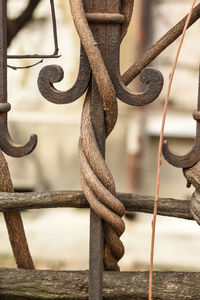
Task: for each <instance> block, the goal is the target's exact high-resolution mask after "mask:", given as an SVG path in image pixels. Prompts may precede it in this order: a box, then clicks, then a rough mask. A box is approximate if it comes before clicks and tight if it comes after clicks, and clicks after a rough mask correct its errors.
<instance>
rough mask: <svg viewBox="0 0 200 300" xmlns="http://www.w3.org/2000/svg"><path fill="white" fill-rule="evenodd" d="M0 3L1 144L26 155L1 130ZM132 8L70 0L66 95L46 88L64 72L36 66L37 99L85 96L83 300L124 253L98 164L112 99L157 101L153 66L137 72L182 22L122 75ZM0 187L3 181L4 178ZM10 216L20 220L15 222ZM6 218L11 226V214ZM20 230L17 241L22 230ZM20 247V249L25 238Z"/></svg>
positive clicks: (0, 97)
mask: <svg viewBox="0 0 200 300" xmlns="http://www.w3.org/2000/svg"><path fill="white" fill-rule="evenodd" d="M6 2H7V1H6V0H0V6H1V9H0V14H1V15H0V22H1V26H0V68H1V76H0V109H1V114H0V116H1V118H0V127H1V133H0V146H1V148H2V150H3V151H4V152H5V153H7V154H9V155H11V156H23V155H26V154H28V153H29V152H30V151H32V150H33V148H34V147H35V144H36V140H35V141H32V142H33V143H32V144H31V145H29V144H27V145H25V146H23V147H21V146H19V145H16V144H15V143H12V140H11V139H10V137H9V134H8V131H7V112H8V110H9V109H10V106H9V104H8V103H7V76H6V75H7V73H6V50H5V49H6V26H5V24H6V21H5V20H6V19H5V16H6ZM133 3H134V1H133V0H129V1H125V0H112V1H108V0H107V1H106V0H103V1H100V0H99V1H94V0H84V1H82V0H71V1H70V5H71V10H72V15H73V18H74V22H75V25H76V28H77V31H78V33H79V36H80V39H81V54H80V68H79V75H78V78H77V80H76V82H75V84H74V86H73V87H72V88H71V89H70V90H68V91H65V92H61V91H58V90H56V89H55V88H54V86H53V83H55V82H58V81H60V80H62V78H63V70H62V69H61V67H59V66H55V65H54V66H47V67H45V68H43V69H42V70H41V72H40V76H39V79H38V85H39V89H40V91H41V93H42V95H43V96H44V97H45V98H46V99H48V100H49V101H51V102H54V103H57V104H65V103H70V102H73V101H75V100H76V99H78V98H79V97H80V96H81V95H82V94H83V93H84V92H85V91H86V90H87V95H86V99H85V103H84V106H83V113H82V124H81V136H80V141H79V156H80V164H81V183H82V187H83V191H84V194H85V196H86V198H87V200H88V202H89V203H90V206H91V208H92V209H91V234H90V235H91V242H90V292H89V294H90V299H102V271H103V262H104V268H105V269H107V270H118V269H119V266H118V261H119V259H120V258H121V257H122V255H123V252H124V248H123V245H122V243H121V241H120V236H121V234H122V233H123V231H124V229H125V228H124V223H123V220H122V216H123V214H124V212H125V208H124V206H123V204H122V203H121V202H120V201H119V200H118V199H117V196H116V191H115V184H114V180H113V177H112V175H111V173H110V171H109V169H108V167H107V165H106V163H105V160H104V156H105V140H106V137H107V136H108V135H109V134H110V133H111V131H112V130H113V128H114V126H115V123H116V120H117V100H116V99H117V98H119V99H120V100H121V101H123V102H125V103H127V104H129V105H145V104H148V103H150V102H152V101H153V100H154V99H155V98H156V97H157V96H158V95H159V93H160V91H161V89H162V83H163V80H162V75H161V74H160V73H159V72H158V71H155V70H153V69H152V68H148V69H144V67H146V66H147V65H148V64H149V63H150V62H151V61H152V60H153V59H154V58H155V57H156V56H157V55H158V54H160V53H161V52H162V51H163V50H164V49H165V48H166V47H167V46H168V45H170V44H171V43H172V42H173V41H174V40H175V39H176V38H177V37H178V36H179V35H180V34H181V32H182V28H183V26H184V23H185V20H184V19H183V20H181V21H180V22H179V23H178V24H177V25H176V26H174V27H173V28H172V29H171V30H170V31H169V32H168V33H167V34H166V35H164V36H163V37H162V38H161V39H160V40H159V41H158V42H157V43H155V44H154V45H152V46H151V47H150V48H149V49H148V50H147V51H146V52H145V54H144V55H143V56H142V57H141V58H140V59H138V60H137V62H136V63H135V64H134V65H133V66H132V67H131V68H130V69H129V70H128V71H127V72H126V73H125V74H124V75H123V76H122V77H121V76H120V70H119V48H120V43H121V40H122V39H123V37H124V35H125V34H126V31H127V28H128V25H129V22H130V19H131V15H132V9H133ZM199 15H200V4H198V5H197V6H196V8H195V9H194V10H193V14H192V18H191V21H190V25H191V24H193V23H194V22H195V21H196V20H197V19H198V18H199ZM143 69H144V70H143ZM142 70H143V71H142ZM141 71H142V72H141ZM140 72H141V80H142V81H143V82H144V83H146V84H148V88H147V90H146V91H145V92H144V93H140V94H134V93H132V92H131V91H129V90H128V89H127V88H126V85H127V84H128V83H130V82H131V81H132V80H133V79H134V78H135V77H136V76H137V75H138V74H140ZM0 160H1V162H2V174H4V175H5V176H4V177H2V178H8V183H9V178H10V177H9V171H8V168H7V165H6V163H5V160H4V157H3V156H2V159H0ZM4 167H5V168H4ZM2 178H1V179H2ZM3 181H4V182H5V180H4V179H2V182H3ZM10 186H11V185H10ZM2 190H5V191H12V187H9V184H8V186H7V187H5V188H4V187H2ZM17 214H18V212H15V215H16V216H17ZM10 216H11V214H10ZM17 218H18V220H19V217H17ZM10 220H14V214H13V215H12V216H11V217H10ZM102 220H103V221H102ZM20 222H21V221H20ZM11 223H12V222H11ZM11 223H10V224H9V225H8V227H9V228H12V226H13V224H14V223H15V222H14V223H12V224H11ZM16 224H17V223H16ZM21 224H22V222H21ZM19 228H20V227H19ZM19 232H20V235H21V236H22V237H23V234H24V233H23V226H22V227H21V229H20V230H19ZM16 237H17V233H16V232H15V231H12V230H10V239H11V243H13V242H14V243H15V246H16V251H15V249H14V246H13V252H14V253H15V259H16V261H17V264H18V266H19V267H20V263H21V262H20V249H22V245H20V241H19V240H20V239H18V238H16ZM23 241H24V243H23V244H24V245H25V247H26V240H25V235H24V237H23ZM14 243H13V245H14ZM103 245H104V258H103ZM18 250H19V251H18ZM25 251H26V255H27V257H28V256H29V255H30V253H29V250H28V248H27V249H26V250H25ZM29 262H30V265H29V268H33V264H32V260H31V257H30V259H29ZM22 263H23V262H22ZM23 267H28V263H26V262H25V264H24V266H23Z"/></svg>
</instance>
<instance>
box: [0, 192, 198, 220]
mask: <svg viewBox="0 0 200 300" xmlns="http://www.w3.org/2000/svg"><path fill="white" fill-rule="evenodd" d="M117 197H118V198H119V199H120V201H122V202H123V204H124V205H125V208H126V211H132V212H143V213H150V214H151V213H153V208H154V197H150V196H143V195H136V194H128V193H118V194H117ZM56 207H74V208H88V207H89V205H88V202H87V201H86V199H85V197H84V195H83V192H81V191H56V192H43V193H36V192H31V193H0V211H1V212H3V211H8V210H13V209H20V210H23V209H40V208H56ZM158 214H159V215H162V216H168V217H176V218H183V219H188V220H193V217H192V215H191V212H190V200H180V199H172V198H159V200H158Z"/></svg>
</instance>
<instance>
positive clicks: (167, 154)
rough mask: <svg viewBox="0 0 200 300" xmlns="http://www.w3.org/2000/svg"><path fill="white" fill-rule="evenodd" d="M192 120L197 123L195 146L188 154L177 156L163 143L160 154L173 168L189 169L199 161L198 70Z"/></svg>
mask: <svg viewBox="0 0 200 300" xmlns="http://www.w3.org/2000/svg"><path fill="white" fill-rule="evenodd" d="M193 118H194V120H196V122H197V126H196V139H195V144H194V146H193V148H192V150H191V151H190V152H188V153H187V154H185V155H177V154H176V153H174V152H171V151H170V150H169V147H168V142H167V141H164V143H163V147H162V152H163V156H164V158H165V159H166V160H167V161H168V162H169V163H170V164H171V165H173V166H174V167H177V168H189V167H192V166H193V165H195V164H196V163H198V162H199V161H200V70H199V86H198V104H197V111H195V112H194V113H193Z"/></svg>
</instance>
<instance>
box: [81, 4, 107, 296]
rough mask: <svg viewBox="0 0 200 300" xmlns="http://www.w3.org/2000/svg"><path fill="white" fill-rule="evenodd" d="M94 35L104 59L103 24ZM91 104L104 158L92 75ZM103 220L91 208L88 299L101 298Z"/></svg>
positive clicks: (98, 8)
mask: <svg viewBox="0 0 200 300" xmlns="http://www.w3.org/2000/svg"><path fill="white" fill-rule="evenodd" d="M86 2H87V3H85V10H86V11H87V12H94V11H95V10H96V11H98V12H105V11H106V2H107V1H106V0H102V1H93V0H90V1H86ZM91 29H92V30H93V29H94V30H93V34H94V37H95V39H96V41H97V43H98V46H99V49H100V50H101V53H102V56H103V58H104V60H105V59H106V53H105V25H104V24H101V25H99V26H98V31H97V24H95V25H91ZM91 83H92V99H91V101H92V105H91V120H92V126H93V129H94V133H95V137H96V140H97V144H98V146H99V149H100V152H101V154H102V156H103V157H104V158H105V119H104V110H103V102H102V99H101V97H100V94H99V91H98V88H97V85H96V82H95V79H94V77H93V76H92V82H91ZM102 223H103V221H102V220H101V218H100V217H99V216H98V215H97V214H96V213H95V212H94V211H93V210H92V209H91V211H90V259H89V269H90V273H89V300H94V299H95V300H101V299H102V288H103V287H102V283H103V246H104V234H103V224H102Z"/></svg>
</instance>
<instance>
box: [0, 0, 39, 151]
mask: <svg viewBox="0 0 200 300" xmlns="http://www.w3.org/2000/svg"><path fill="white" fill-rule="evenodd" d="M10 109H11V106H10V104H9V103H7V0H0V148H1V149H2V150H3V151H4V152H5V153H6V154H8V155H10V156H14V157H21V156H24V155H27V154H29V153H30V152H32V151H33V150H34V149H35V147H36V144H37V136H36V135H32V136H31V137H30V140H29V141H28V143H27V144H26V145H24V146H20V145H18V144H16V143H14V141H13V140H12V139H11V137H10V134H9V132H8V127H7V112H8V111H9V110H10Z"/></svg>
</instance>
